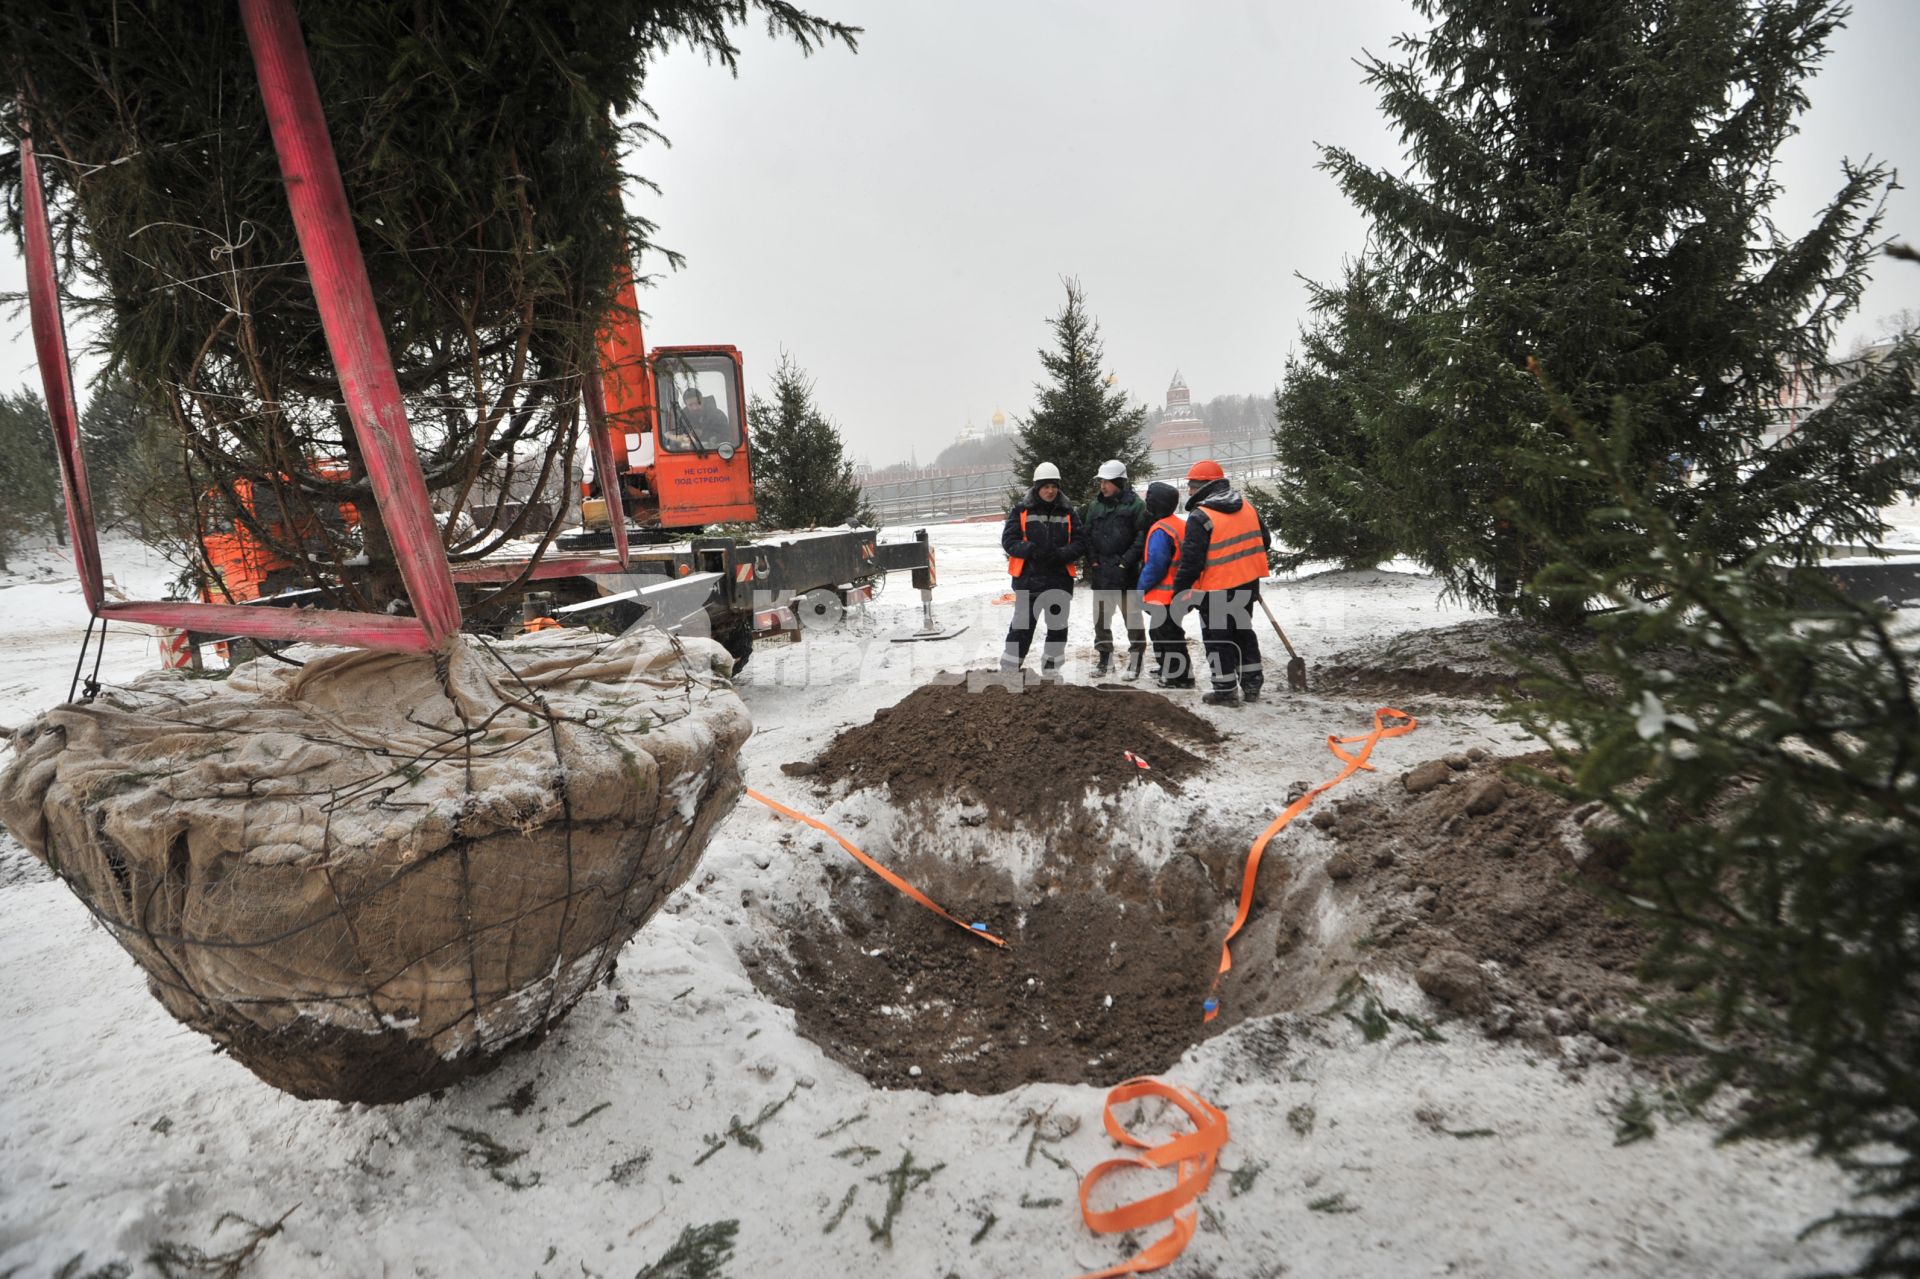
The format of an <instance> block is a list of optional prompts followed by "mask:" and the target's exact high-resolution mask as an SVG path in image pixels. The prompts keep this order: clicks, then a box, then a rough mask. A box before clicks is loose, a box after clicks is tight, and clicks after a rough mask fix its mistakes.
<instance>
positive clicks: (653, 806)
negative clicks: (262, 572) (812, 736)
mask: <svg viewBox="0 0 1920 1279" xmlns="http://www.w3.org/2000/svg"><path fill="white" fill-rule="evenodd" d="M716 664H717V666H716ZM728 664H729V663H728V659H727V658H726V656H725V654H724V653H723V652H722V650H721V649H720V648H719V647H718V646H717V645H714V644H711V643H708V642H706V641H700V640H692V641H675V640H673V639H670V638H669V637H667V636H664V635H662V634H660V633H658V632H641V633H637V634H636V635H634V636H632V637H628V638H622V639H618V640H609V639H608V638H607V637H605V636H597V635H588V634H582V633H579V632H561V633H554V632H549V633H547V636H545V637H528V638H525V639H521V640H517V641H514V642H511V643H495V644H484V643H482V642H481V641H479V640H475V639H472V638H469V637H464V636H463V637H459V638H458V639H457V641H456V644H455V646H454V647H453V648H452V650H451V651H450V653H448V654H447V655H446V656H445V657H443V658H441V659H438V660H436V659H434V658H429V657H416V656H405V655H394V654H379V653H360V652H353V653H339V652H334V651H324V652H322V653H320V654H318V655H311V656H309V660H308V661H307V663H306V665H305V666H304V667H299V668H295V667H291V666H285V665H280V664H277V663H273V662H268V661H257V662H253V663H251V664H248V665H246V666H243V667H241V668H240V669H238V670H236V671H235V672H234V673H233V675H232V676H231V677H230V678H229V679H227V680H226V681H224V682H215V681H209V680H198V679H190V678H186V677H184V676H181V675H177V674H160V673H156V674H154V675H151V676H147V677H144V678H142V679H140V680H138V681H136V682H135V683H134V684H133V685H132V686H131V687H128V688H118V689H110V690H107V691H104V692H103V693H102V694H101V695H100V697H99V699H98V700H97V701H95V702H93V703H92V704H91V705H70V706H63V707H60V708H59V709H57V710H53V711H49V712H47V713H46V714H45V715H43V716H41V717H40V718H39V719H38V720H36V721H34V722H33V723H31V724H29V725H28V726H27V727H26V728H24V729H22V730H21V731H20V732H19V734H18V736H17V737H16V740H15V744H14V746H15V758H14V760H13V762H12V763H11V765H10V766H9V767H8V768H7V770H6V772H5V773H4V774H0V821H4V822H5V824H6V826H7V828H8V829H9V830H11V831H12V832H13V833H14V835H15V836H16V837H17V838H18V839H19V840H20V841H21V842H22V843H23V844H25V845H26V846H27V847H28V848H29V849H30V850H31V851H32V852H33V853H34V854H35V855H36V856H38V857H40V858H41V859H42V860H43V861H45V862H46V863H47V865H48V866H50V867H51V868H53V870H54V871H55V872H56V873H58V874H59V875H60V876H61V878H62V879H64V880H65V881H66V883H67V884H68V885H69V886H70V887H71V888H72V889H73V891H74V892H75V893H76V894H78V895H79V896H80V898H81V899H82V900H83V901H84V902H85V903H86V904H87V906H88V908H89V909H91V910H92V911H93V912H94V914H95V915H96V916H97V917H98V918H99V919H100V920H102V921H103V922H104V923H105V924H106V925H107V926H108V927H109V928H110V929H111V930H112V931H113V934H114V936H115V937H117V938H118V939H119V941H120V943H121V944H122V945H123V946H125V947H126V949H127V950H128V952H129V953H131V954H132V955H133V957H134V958H135V959H136V960H137V961H139V963H140V966H141V967H142V968H143V969H145V970H146V972H147V974H148V977H149V984H150V986H151V988H152V990H153V992H154V994H155V995H156V996H157V997H158V998H159V999H160V1001H161V1003H163V1004H165V1005H166V1007H167V1009H168V1011H170V1012H172V1013H173V1014H174V1016H176V1017H178V1018H180V1020H182V1021H184V1022H186V1023H187V1024H188V1025H190V1026H193V1027H195V1028H196V1029H198V1030H201V1031H204V1032H205V1033H207V1034H209V1035H211V1036H213V1038H214V1039H216V1040H217V1041H219V1043H220V1044H221V1045H223V1046H224V1047H225V1048H226V1049H227V1050H228V1051H230V1052H231V1053H232V1054H233V1055H234V1057H235V1058H237V1059H238V1060H239V1061H241V1062H242V1063H244V1064H245V1065H246V1066H247V1067H248V1068H249V1069H251V1070H252V1071H253V1072H254V1073H255V1074H257V1075H259V1076H260V1077H261V1078H262V1079H265V1080H266V1081H267V1082H269V1083H271V1084H274V1085H275V1086H277V1087H279V1088H283V1089H285V1090H286V1091H288V1092H290V1093H292V1094H294V1095H295V1096H298V1097H331V1098H338V1099H342V1100H356V1101H370V1102H384V1101H397V1100H401V1099H404V1098H407V1097H411V1096H415V1095H417V1094H419V1093H422V1092H425V1091H427V1090H429V1089H432V1088H437V1087H440V1086H443V1085H445V1084H446V1083H448V1082H450V1081H451V1080H453V1079H457V1078H459V1077H460V1076H462V1075H466V1074H470V1073H472V1072H474V1071H475V1070H478V1069H482V1068H484V1067H485V1066H486V1065H487V1064H488V1063H490V1062H491V1061H492V1060H494V1059H495V1058H496V1057H497V1055H498V1054H499V1053H500V1052H501V1051H502V1050H503V1049H505V1048H507V1047H508V1046H510V1045H512V1044H514V1043H515V1042H517V1041H522V1040H525V1039H526V1038H528V1037H529V1036H537V1035H540V1034H543V1033H544V1032H545V1031H546V1030H547V1029H548V1028H549V1027H551V1026H552V1025H553V1023H554V1022H555V1020H556V1019H558V1018H559V1017H560V1016H561V1015H563V1014H564V1013H565V1012H566V1010H567V1009H568V1008H569V1007H570V1006H571V1005H572V1004H573V1003H574V1001H575V1000H577V999H579V998H580V996H581V995H582V994H583V993H585V992H586V991H587V990H588V989H589V988H590V987H591V986H592V985H593V984H594V983H595V982H596V981H598V980H600V979H601V978H602V977H604V976H605V975H606V973H607V972H608V970H609V969H610V968H611V967H612V964H613V961H614V957H615V955H616V953H617V952H618V951H619V949H620V947H621V945H622V944H624V943H625V942H626V941H627V939H628V938H630V937H631V936H632V935H633V934H634V932H635V931H636V930H637V929H638V928H639V927H640V925H641V924H642V923H643V922H644V921H645V920H646V919H647V917H648V916H649V915H651V914H652V913H653V911H654V910H655V909H656V908H657V907H659V905H660V904H661V902H662V901H663V900H664V899H665V898H666V896H667V894H668V893H669V892H671V891H672V889H673V888H674V887H675V886H676V885H678V884H679V883H680V882H681V881H682V880H684V879H685V878H686V877H687V875H688V874H689V873H690V872H691V871H692V869H693V866H694V864H695V862H696V861H697V860H698V859H699V856H700V853H701V850H702V849H703V848H704V847H705V845H706V841H707V838H708V836H709V834H710V833H711V831H712V829H713V827H714V825H715V824H716V823H718V822H719V820H720V819H721V818H722V817H724V816H725V814H726V813H727V812H728V811H729V810H730V809H731V808H732V806H733V804H734V802H735V800H736V799H737V798H738V796H739V794H740V789H741V784H740V777H739V768H738V754H739V750H740V746H741V744H742V743H743V742H744V741H745V740H746V738H747V736H748V733H749V732H750V724H749V722H748V718H747V713H746V709H745V707H744V706H743V705H742V704H741V702H740V699H739V698H738V697H737V696H736V695H735V694H734V693H733V691H732V690H731V688H730V686H729V685H728V684H727V682H726V680H725V679H724V678H722V677H721V676H720V675H719V674H718V673H717V669H718V668H724V667H726V666H727V665H728Z"/></svg>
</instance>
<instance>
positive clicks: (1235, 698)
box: [1200, 688, 1240, 706]
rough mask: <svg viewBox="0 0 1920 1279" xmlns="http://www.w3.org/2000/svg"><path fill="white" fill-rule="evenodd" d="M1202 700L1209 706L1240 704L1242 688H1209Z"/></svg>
mask: <svg viewBox="0 0 1920 1279" xmlns="http://www.w3.org/2000/svg"><path fill="white" fill-rule="evenodd" d="M1200 700H1201V701H1203V702H1205V703H1206V704H1207V705H1208V706H1238V705H1239V704H1240V690H1239V689H1237V688H1215V689H1209V690H1208V691H1207V694H1206V696H1204V697H1202V698H1201V699H1200Z"/></svg>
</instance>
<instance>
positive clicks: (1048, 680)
mask: <svg viewBox="0 0 1920 1279" xmlns="http://www.w3.org/2000/svg"><path fill="white" fill-rule="evenodd" d="M1060 667H1061V660H1060V659H1059V658H1057V657H1048V658H1043V659H1041V662H1040V680H1041V682H1042V683H1045V684H1064V683H1065V682H1066V679H1067V677H1066V676H1065V675H1063V674H1061V673H1060Z"/></svg>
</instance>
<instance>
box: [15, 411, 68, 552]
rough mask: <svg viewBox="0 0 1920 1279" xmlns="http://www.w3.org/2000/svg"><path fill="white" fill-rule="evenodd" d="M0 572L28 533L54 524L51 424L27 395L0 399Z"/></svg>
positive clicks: (57, 512) (56, 503)
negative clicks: (50, 521)
mask: <svg viewBox="0 0 1920 1279" xmlns="http://www.w3.org/2000/svg"><path fill="white" fill-rule="evenodd" d="M0 459H4V464H0V569H4V568H6V566H7V555H8V553H9V552H10V551H12V550H13V549H14V548H15V547H16V546H18V545H19V544H20V541H21V539H22V538H23V537H25V536H26V535H27V534H29V533H31V532H33V531H34V530H35V529H47V528H48V521H49V520H50V519H51V520H52V521H55V522H58V521H59V520H60V519H61V518H62V517H61V513H60V499H59V479H58V475H57V473H56V471H55V465H54V459H53V424H52V422H50V421H49V420H48V418H47V406H46V405H45V404H43V403H42V402H41V400H40V397H39V396H38V395H35V394H34V393H33V392H32V391H27V390H20V391H15V392H14V393H12V394H11V395H0Z"/></svg>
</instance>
